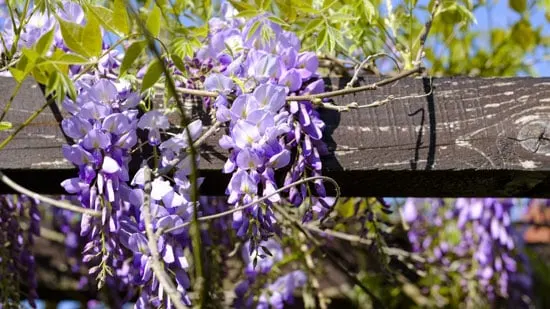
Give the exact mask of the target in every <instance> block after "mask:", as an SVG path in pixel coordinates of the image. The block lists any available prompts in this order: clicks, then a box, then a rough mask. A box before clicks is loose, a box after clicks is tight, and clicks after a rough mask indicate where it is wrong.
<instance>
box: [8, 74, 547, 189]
mask: <svg viewBox="0 0 550 309" xmlns="http://www.w3.org/2000/svg"><path fill="white" fill-rule="evenodd" d="M327 81H328V84H329V85H328V87H329V90H333V89H337V88H342V87H344V86H345V84H346V81H345V80H338V79H332V80H327ZM373 81H376V79H373V78H368V79H367V80H362V81H361V84H366V83H371V82H373ZM14 86H15V83H14V82H13V81H12V80H11V79H10V78H5V77H3V78H0V93H1V94H2V95H1V96H0V108H2V109H3V107H4V105H5V103H6V101H7V100H8V98H9V96H10V95H11V93H12V89H13V87H14ZM390 95H393V96H394V97H395V98H399V97H404V96H408V98H406V99H401V100H393V101H392V102H390V103H388V104H385V105H382V106H379V107H376V108H365V109H360V110H355V111H351V112H347V113H340V114H339V113H337V112H334V111H329V110H323V111H322V116H323V118H324V119H325V121H326V123H327V129H326V132H325V140H326V142H327V143H328V146H329V148H330V150H331V151H332V155H330V156H327V157H325V158H324V159H323V163H324V168H325V174H326V175H328V176H331V177H334V178H335V179H336V180H337V181H338V182H339V183H340V185H341V187H342V190H343V194H344V195H351V196H533V197H549V196H550V78H493V79H481V78H434V79H433V80H430V79H429V78H416V79H413V78H409V79H404V80H400V81H398V82H396V83H394V84H392V85H389V86H385V87H382V88H380V89H378V90H375V91H368V92H361V93H355V94H350V95H346V96H341V97H337V98H334V103H335V104H337V105H344V104H348V103H350V102H354V101H355V102H357V103H358V104H359V105H362V104H368V103H372V102H374V101H376V100H383V99H386V98H387V97H388V96H390ZM44 102H45V99H44V97H43V95H42V92H41V90H40V88H39V87H38V86H37V85H35V84H34V83H33V82H31V81H28V82H26V83H25V85H24V86H23V87H22V90H21V91H20V94H19V95H18V96H17V97H16V99H15V101H14V102H13V105H12V108H11V109H10V111H9V113H8V116H7V119H6V120H8V121H11V122H13V124H14V127H17V126H18V125H20V124H21V123H22V122H23V121H24V119H25V118H27V117H28V116H29V115H30V114H31V113H32V112H33V111H35V110H36V109H38V108H39V107H40V106H41V105H42V104H44ZM54 114H58V111H55V110H53V111H52V109H47V110H46V111H45V112H44V113H43V114H42V115H41V116H39V117H38V118H37V119H36V121H35V122H34V123H33V124H32V125H30V126H28V127H27V128H25V129H24V130H22V131H21V132H20V133H19V135H18V136H17V137H16V138H15V139H14V140H13V141H12V142H11V143H10V144H9V145H8V146H7V147H6V148H5V149H3V150H1V151H0V169H2V170H4V171H5V173H6V174H7V175H8V176H10V177H12V178H13V179H14V180H16V181H18V182H20V183H21V184H23V185H25V186H28V187H29V188H31V189H33V190H37V191H39V192H48V193H62V188H61V187H60V186H59V182H61V181H62V180H63V179H65V178H68V177H74V176H73V175H75V170H74V168H73V167H72V166H71V165H70V164H69V163H68V162H67V161H66V160H64V158H63V156H62V154H61V145H62V144H63V143H66V142H67V141H66V139H65V137H64V136H63V134H62V132H61V130H60V128H59V125H58V123H57V121H56V117H55V116H54ZM58 117H59V114H58ZM9 132H10V131H5V132H0V139H4V138H5V137H6V136H7V134H8V133H9ZM220 134H221V131H220V132H219V133H217V135H215V136H213V137H211V138H210V139H209V141H208V142H207V143H206V144H205V145H203V147H201V155H202V160H201V174H202V175H203V176H206V181H205V183H204V185H203V190H204V192H205V194H220V193H223V191H224V189H225V186H226V184H227V181H228V177H227V175H222V174H221V172H219V170H220V168H221V167H222V165H223V163H224V161H225V158H226V153H225V151H223V150H222V149H220V148H219V147H218V144H217V138H219V136H220ZM6 191H8V189H7V188H6V187H5V186H3V185H0V192H6Z"/></svg>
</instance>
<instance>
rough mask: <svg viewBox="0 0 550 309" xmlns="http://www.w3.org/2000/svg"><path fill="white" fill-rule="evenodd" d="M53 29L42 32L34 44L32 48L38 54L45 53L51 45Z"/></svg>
mask: <svg viewBox="0 0 550 309" xmlns="http://www.w3.org/2000/svg"><path fill="white" fill-rule="evenodd" d="M53 31H54V30H53V29H52V30H50V31H48V32H47V33H46V34H44V35H43V36H42V37H40V39H39V40H38V42H36V44H35V45H34V50H35V51H36V52H37V53H38V54H39V55H40V56H44V55H46V53H47V52H48V50H49V49H50V48H51V47H52V42H53V37H54V33H53Z"/></svg>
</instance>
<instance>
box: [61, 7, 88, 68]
mask: <svg viewBox="0 0 550 309" xmlns="http://www.w3.org/2000/svg"><path fill="white" fill-rule="evenodd" d="M89 16H91V14H89ZM57 21H58V22H59V28H60V29H61V35H62V36H63V42H64V43H65V45H67V47H68V48H69V49H70V50H72V51H73V52H75V53H77V54H80V55H82V56H85V57H91V56H92V54H91V53H90V52H88V50H87V48H86V47H85V46H84V42H82V33H83V32H84V27H82V26H80V25H78V24H75V23H71V22H68V21H66V20H64V19H63V18H58V19H57Z"/></svg>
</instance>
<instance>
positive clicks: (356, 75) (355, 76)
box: [345, 53, 399, 89]
mask: <svg viewBox="0 0 550 309" xmlns="http://www.w3.org/2000/svg"><path fill="white" fill-rule="evenodd" d="M383 56H386V57H388V58H390V59H391V60H392V61H393V63H395V66H396V67H397V70H399V63H397V60H395V59H394V58H393V57H392V56H390V55H388V54H386V53H378V54H374V55H370V56H368V57H367V59H365V60H363V62H361V63H360V64H359V65H357V66H355V72H354V73H353V77H352V78H351V80H350V81H349V83H347V85H346V88H345V89H349V88H351V87H353V85H354V84H355V82H356V81H357V79H358V78H359V72H361V70H364V69H366V68H368V67H369V65H368V62H369V61H371V60H374V59H375V58H379V57H383ZM365 66H366V68H365Z"/></svg>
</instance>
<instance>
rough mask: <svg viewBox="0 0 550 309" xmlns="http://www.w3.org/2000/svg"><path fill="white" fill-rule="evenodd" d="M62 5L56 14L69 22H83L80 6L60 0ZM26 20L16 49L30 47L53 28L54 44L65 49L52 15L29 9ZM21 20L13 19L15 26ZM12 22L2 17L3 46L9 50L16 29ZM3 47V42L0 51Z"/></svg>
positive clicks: (17, 25)
mask: <svg viewBox="0 0 550 309" xmlns="http://www.w3.org/2000/svg"><path fill="white" fill-rule="evenodd" d="M62 4H63V5H62V7H61V8H60V9H59V11H58V12H57V15H58V16H59V17H60V18H62V19H64V20H66V21H69V22H73V23H77V24H83V23H84V11H83V10H82V7H81V6H80V5H79V4H77V3H74V2H71V1H62ZM27 18H28V20H27V22H26V24H25V29H24V31H21V34H20V37H19V41H18V42H17V49H18V50H19V49H21V48H23V47H27V48H30V47H31V46H32V45H34V44H35V43H36V42H37V41H38V40H39V39H40V37H42V36H43V35H44V34H46V33H47V32H49V31H50V30H52V29H54V38H55V39H54V42H55V46H56V47H59V48H63V49H65V50H67V48H66V47H65V44H64V43H63V38H62V35H61V30H60V28H59V24H58V23H57V21H56V19H55V17H54V16H53V15H49V14H48V13H47V12H44V13H41V12H38V11H33V12H32V13H31V11H29V14H28V17H27ZM20 23H21V20H19V19H16V20H15V26H16V27H19V25H20ZM13 26H14V23H13V22H12V20H11V18H9V17H8V18H4V20H3V27H2V29H3V31H2V36H3V41H4V42H5V44H6V45H5V47H6V48H7V49H8V50H9V49H11V48H12V44H14V41H15V37H16V31H15V30H16V29H14V27H13ZM3 49H4V46H3V44H0V52H2V51H3Z"/></svg>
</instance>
